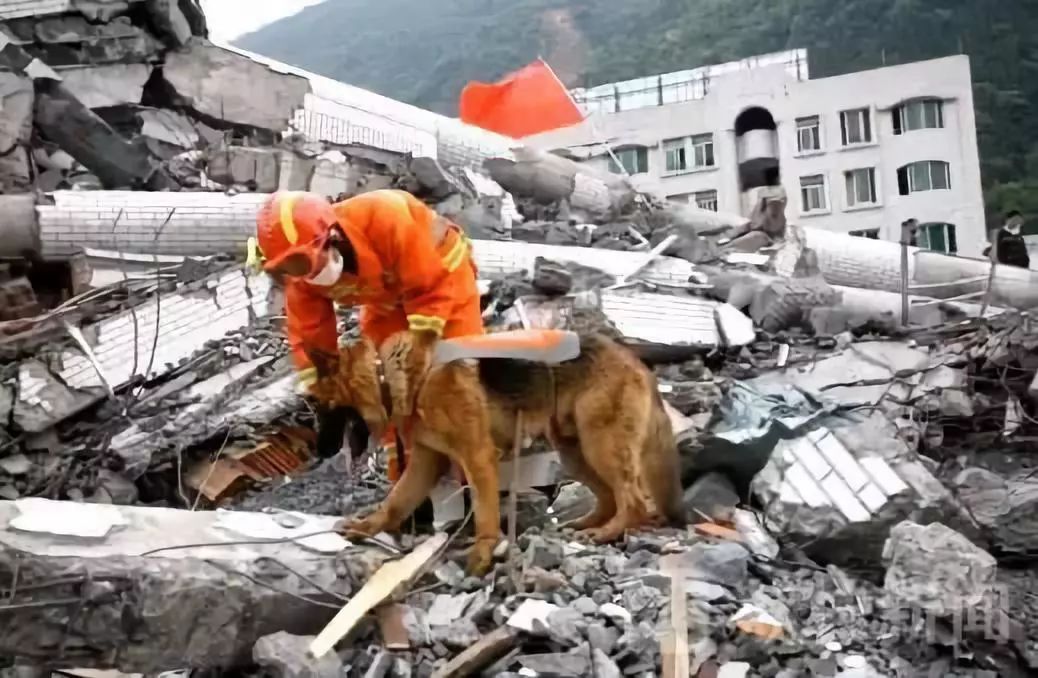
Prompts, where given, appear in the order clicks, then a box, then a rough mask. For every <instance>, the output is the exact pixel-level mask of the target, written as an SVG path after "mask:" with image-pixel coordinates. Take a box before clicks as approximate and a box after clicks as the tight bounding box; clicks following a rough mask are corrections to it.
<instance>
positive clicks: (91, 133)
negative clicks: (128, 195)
mask: <svg viewBox="0 0 1038 678" xmlns="http://www.w3.org/2000/svg"><path fill="white" fill-rule="evenodd" d="M34 85H35V89H36V105H35V117H34V122H35V124H36V126H37V128H38V129H39V130H40V131H41V132H42V133H43V135H44V136H45V137H46V138H47V139H48V140H50V141H52V142H54V143H56V144H57V145H58V146H60V147H61V148H62V150H64V151H66V152H68V153H69V155H71V156H72V157H74V158H75V159H76V160H78V161H79V162H80V163H82V164H83V166H84V167H86V168H87V169H89V170H90V171H91V172H93V173H94V174H96V175H97V177H98V179H100V180H101V182H102V184H103V185H104V186H105V187H106V188H131V187H133V188H150V189H152V190H160V191H161V190H177V189H178V188H179V184H177V183H176V182H175V181H174V180H173V179H172V177H170V176H169V174H167V173H166V171H165V170H164V169H162V168H161V167H158V166H156V165H155V164H154V163H153V162H152V160H151V157H150V155H149V154H148V152H147V150H146V149H144V148H143V147H140V146H134V145H133V144H131V143H130V142H128V141H126V140H125V139H123V138H122V137H120V136H119V135H118V134H117V133H116V132H115V130H113V129H112V128H111V127H109V126H108V124H107V123H105V121H104V120H102V119H101V118H99V117H98V116H97V115H95V114H94V113H93V112H92V111H91V110H90V109H89V108H87V107H86V106H84V105H83V104H82V103H81V102H80V101H79V100H78V99H76V98H75V96H73V95H72V93H71V92H69V91H68V90H67V89H66V88H65V87H64V86H63V85H62V83H60V82H57V81H54V80H49V79H43V78H39V79H37V80H35V82H34Z"/></svg>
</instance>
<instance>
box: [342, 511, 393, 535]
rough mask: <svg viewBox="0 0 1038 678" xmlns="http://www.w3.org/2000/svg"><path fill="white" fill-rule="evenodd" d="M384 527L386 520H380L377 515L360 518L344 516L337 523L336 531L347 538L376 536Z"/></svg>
mask: <svg viewBox="0 0 1038 678" xmlns="http://www.w3.org/2000/svg"><path fill="white" fill-rule="evenodd" d="M384 527H385V521H384V520H380V519H379V517H378V516H377V515H370V516H368V517H366V518H360V519H351V518H343V519H342V520H340V521H339V522H338V523H336V525H335V531H336V532H338V533H339V534H341V535H342V536H344V537H346V538H349V537H374V536H375V535H376V534H378V533H379V532H382V531H383V529H384Z"/></svg>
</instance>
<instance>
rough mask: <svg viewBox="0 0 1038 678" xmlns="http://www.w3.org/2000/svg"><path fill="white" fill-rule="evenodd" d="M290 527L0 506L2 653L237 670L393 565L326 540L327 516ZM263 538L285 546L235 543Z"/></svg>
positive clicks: (46, 503) (150, 667) (237, 515)
mask: <svg viewBox="0 0 1038 678" xmlns="http://www.w3.org/2000/svg"><path fill="white" fill-rule="evenodd" d="M281 517H283V516H281ZM290 517H291V518H292V519H293V521H294V522H293V524H294V525H295V526H294V527H284V526H283V525H285V524H289V523H287V522H283V521H282V520H279V518H280V517H275V516H273V515H271V514H265V513H244V512H233V513H232V512H213V511H196V512H192V511H183V510H175V509H167V508H144V507H130V506H118V507H117V506H110V505H101V504H78V503H73V502H60V501H50V500H46V499H27V500H18V501H14V502H9V501H5V502H0V524H2V525H4V526H5V527H4V528H3V529H2V530H0V573H2V576H3V577H4V580H5V581H14V580H13V579H12V577H17V581H14V583H13V586H12V590H13V591H14V592H15V593H14V599H13V600H7V601H5V604H4V606H2V607H0V654H3V656H5V657H13V658H16V659H19V660H21V661H22V662H23V663H30V664H35V663H38V662H41V661H45V662H46V663H47V665H48V666H50V667H52V668H94V669H118V670H120V671H123V672H126V673H157V672H161V671H170V670H177V669H183V668H184V667H185V666H189V667H191V668H195V669H204V668H229V667H233V666H241V665H247V664H249V663H250V662H251V650H252V646H253V644H254V643H255V642H256V641H257V640H259V639H260V638H261V637H263V636H265V635H268V634H271V633H277V632H278V631H287V632H289V633H293V634H299V635H314V634H316V633H317V632H319V631H320V630H321V629H322V628H323V627H324V625H325V624H326V623H327V622H328V621H329V620H331V618H332V617H333V616H334V614H335V612H336V611H337V610H338V609H339V607H340V606H341V605H342V602H343V600H345V598H346V597H348V596H349V595H350V594H351V593H352V592H353V591H354V590H356V589H358V588H360V586H361V585H362V584H363V583H364V582H365V581H366V580H367V579H368V578H369V577H370V576H371V575H372V574H373V573H374V572H375V571H376V570H377V569H378V567H379V566H380V565H381V564H382V563H383V562H385V560H386V559H388V558H389V557H390V556H391V554H390V553H389V552H387V551H386V550H384V549H380V548H371V547H356V546H352V545H350V544H349V543H348V542H346V541H345V540H343V539H342V538H341V537H339V536H337V535H335V534H333V533H332V532H331V531H332V528H333V526H334V523H335V522H336V520H337V519H336V518H334V517H317V516H308V515H304V514H291V516H290ZM314 533H321V534H318V535H316V536H310V537H307V536H306V535H313V534H314ZM266 539H274V540H289V541H283V542H280V543H266V544H264V543H259V544H257V543H252V544H235V543H234V542H240V541H256V540H266ZM197 544H203V545H204V546H191V545H197ZM343 548H346V549H347V550H346V551H345V552H343V553H342V554H341V555H339V553H340V551H341V550H342V549H343ZM342 557H345V558H347V559H348V561H349V567H348V568H339V569H340V571H341V572H342V574H343V576H339V575H338V574H337V568H336V561H337V560H339V558H342ZM304 577H306V578H307V580H309V581H307V580H304V579H303V578H304ZM317 587H320V590H318V588H317ZM309 601H317V602H316V604H315V603H314V602H309ZM15 620H17V623H16V622H15Z"/></svg>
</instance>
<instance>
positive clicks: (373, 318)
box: [360, 260, 483, 483]
mask: <svg viewBox="0 0 1038 678" xmlns="http://www.w3.org/2000/svg"><path fill="white" fill-rule="evenodd" d="M444 284H445V285H448V286H449V287H450V294H451V296H453V297H454V298H455V299H457V304H456V305H455V306H454V308H453V309H452V311H451V315H450V317H448V318H447V324H446V325H445V326H444V328H443V338H444V339H452V338H454V337H467V336H471V335H474V334H483V313H482V311H481V310H480V308H479V287H478V286H477V285H476V267H475V265H473V263H472V261H471V260H466V261H465V263H463V264H462V265H461V266H459V267H458V268H457V269H455V270H454V272H453V273H451V274H450V275H449V276H448V277H447V279H446V280H445V281H444ZM407 329H408V324H407V315H406V314H405V313H404V310H403V309H402V308H397V309H395V310H394V311H392V312H389V313H381V312H378V311H376V310H374V309H372V308H371V307H369V306H365V307H363V308H362V309H361V311H360V331H361V334H363V335H364V336H365V337H367V338H369V339H371V340H372V342H374V344H375V345H376V346H381V345H382V342H384V341H385V340H386V339H388V338H389V337H390V336H392V335H394V334H396V333H397V332H403V331H406V330H407ZM396 434H397V431H396V427H395V426H393V425H392V424H390V425H389V426H388V427H387V428H386V430H385V432H384V433H383V434H382V439H381V440H380V441H379V443H380V444H381V446H382V449H384V450H386V452H387V453H388V457H389V460H388V468H387V471H388V474H389V480H390V481H391V482H393V483H395V482H396V481H398V480H399V479H400V474H402V473H403V469H402V468H400V463H399V460H398V458H397V450H396ZM410 452H411V451H410V450H408V449H407V448H406V447H405V448H404V459H405V463H406V460H407V459H409V458H410Z"/></svg>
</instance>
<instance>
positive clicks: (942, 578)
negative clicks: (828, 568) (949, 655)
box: [883, 520, 997, 616]
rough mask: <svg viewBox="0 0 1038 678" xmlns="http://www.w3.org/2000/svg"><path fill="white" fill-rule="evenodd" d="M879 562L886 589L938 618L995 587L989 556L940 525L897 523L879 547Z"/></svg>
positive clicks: (974, 602) (993, 565)
mask: <svg viewBox="0 0 1038 678" xmlns="http://www.w3.org/2000/svg"><path fill="white" fill-rule="evenodd" d="M883 561H884V563H885V564H886V566H887V574H886V578H885V579H884V582H883V587H884V588H885V589H886V590H887V591H889V592H890V593H891V594H893V595H894V596H895V598H896V599H898V600H900V601H903V602H905V603H908V604H910V605H914V606H918V607H920V608H922V609H923V610H926V611H927V612H930V613H932V614H936V615H939V616H948V615H951V614H958V613H960V612H962V611H963V610H965V609H968V608H971V607H974V606H976V605H979V604H980V603H981V602H982V601H983V600H984V599H985V598H986V597H988V596H989V595H990V594H991V593H992V587H993V586H994V583H995V569H996V565H997V563H996V561H995V558H994V556H992V555H991V554H990V553H988V552H987V551H984V550H983V549H981V548H979V547H978V546H976V545H974V544H973V543H972V542H970V540H969V539H967V538H966V537H964V536H963V535H961V534H959V533H958V532H956V531H955V530H953V529H951V528H950V527H948V526H946V525H942V524H941V523H931V524H929V525H927V526H925V527H924V526H922V525H919V524H918V523H914V522H911V521H907V520H906V521H904V522H902V523H899V524H897V525H896V526H895V527H894V528H893V529H892V530H891V531H890V538H889V540H888V541H887V543H886V545H885V546H884V549H883Z"/></svg>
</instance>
